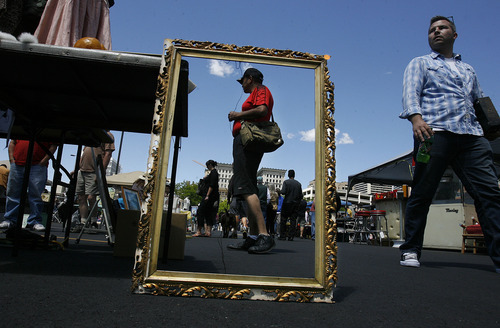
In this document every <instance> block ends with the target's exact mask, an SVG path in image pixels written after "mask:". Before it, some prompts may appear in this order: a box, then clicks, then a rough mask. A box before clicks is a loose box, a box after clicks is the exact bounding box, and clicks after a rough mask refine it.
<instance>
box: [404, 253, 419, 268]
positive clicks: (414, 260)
mask: <svg viewBox="0 0 500 328" xmlns="http://www.w3.org/2000/svg"><path fill="white" fill-rule="evenodd" d="M399 264H400V265H402V266H407V267H413V268H419V267H420V262H419V261H418V255H417V253H414V252H408V253H403V255H401V261H399Z"/></svg>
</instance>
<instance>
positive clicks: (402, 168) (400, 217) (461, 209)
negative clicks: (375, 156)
mask: <svg viewBox="0 0 500 328" xmlns="http://www.w3.org/2000/svg"><path fill="white" fill-rule="evenodd" d="M491 146H492V149H493V153H494V159H495V163H496V166H497V172H500V170H499V167H498V163H499V162H500V141H499V140H498V139H497V140H494V141H491ZM412 179H413V166H412V152H408V153H406V154H403V155H401V156H398V157H396V158H394V159H392V160H389V161H387V162H385V163H382V164H379V165H377V166H375V167H373V168H370V169H368V170H365V171H363V172H360V173H358V174H355V175H351V176H349V181H348V191H349V190H350V189H351V188H352V187H353V186H354V185H355V184H356V183H360V182H370V183H378V184H387V185H394V186H403V185H411V182H412ZM373 205H375V207H376V208H377V209H378V210H385V211H386V212H387V219H388V223H389V238H390V239H391V240H393V241H395V243H394V245H395V246H398V245H399V244H400V243H401V241H402V240H404V229H403V226H404V210H405V207H406V198H405V197H404V195H403V191H402V190H401V191H400V192H394V193H387V194H386V195H379V197H375V204H373ZM473 218H477V214H476V212H475V208H474V203H473V200H472V199H471V197H470V196H469V195H468V194H467V192H466V191H465V189H464V188H463V186H462V184H461V182H460V180H459V179H458V177H457V176H456V175H455V173H454V172H453V170H452V169H451V168H448V169H447V170H446V172H445V173H444V175H443V177H442V178H441V182H440V185H439V187H438V190H437V192H436V195H435V196H434V199H433V202H432V205H431V207H430V210H429V214H428V217H427V226H426V231H425V235H424V247H429V248H439V249H453V250H459V249H461V246H462V227H461V225H462V224H465V225H470V224H472V219H473Z"/></svg>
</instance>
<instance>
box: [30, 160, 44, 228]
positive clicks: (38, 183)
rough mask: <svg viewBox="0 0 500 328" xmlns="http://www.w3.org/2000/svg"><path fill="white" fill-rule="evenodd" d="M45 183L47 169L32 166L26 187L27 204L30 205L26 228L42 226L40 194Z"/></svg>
mask: <svg viewBox="0 0 500 328" xmlns="http://www.w3.org/2000/svg"><path fill="white" fill-rule="evenodd" d="M46 182H47V167H45V166H40V165H32V166H31V171H30V181H29V185H28V203H29V205H30V215H29V217H28V226H30V227H33V226H34V225H35V224H42V211H43V201H42V193H43V190H44V188H45V183H46Z"/></svg>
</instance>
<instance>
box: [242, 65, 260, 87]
mask: <svg viewBox="0 0 500 328" xmlns="http://www.w3.org/2000/svg"><path fill="white" fill-rule="evenodd" d="M248 76H251V77H254V78H256V79H258V80H260V81H261V82H262V81H263V80H264V75H262V73H261V72H260V71H259V70H258V69H256V68H253V67H251V68H248V69H247V70H246V71H245V73H243V76H242V77H241V78H240V79H238V80H236V81H238V82H239V83H240V84H241V82H242V80H243V78H244V77H248Z"/></svg>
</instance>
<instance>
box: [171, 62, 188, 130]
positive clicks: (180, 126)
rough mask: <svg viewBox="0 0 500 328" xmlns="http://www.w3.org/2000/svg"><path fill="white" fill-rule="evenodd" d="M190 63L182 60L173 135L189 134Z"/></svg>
mask: <svg viewBox="0 0 500 328" xmlns="http://www.w3.org/2000/svg"><path fill="white" fill-rule="evenodd" d="M188 78H189V63H188V62H187V61H186V60H181V70H180V73H179V85H178V86H177V99H176V101H175V113H174V126H173V129H172V135H173V136H176V137H185V138H187V136H188V80H189V79H188Z"/></svg>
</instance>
